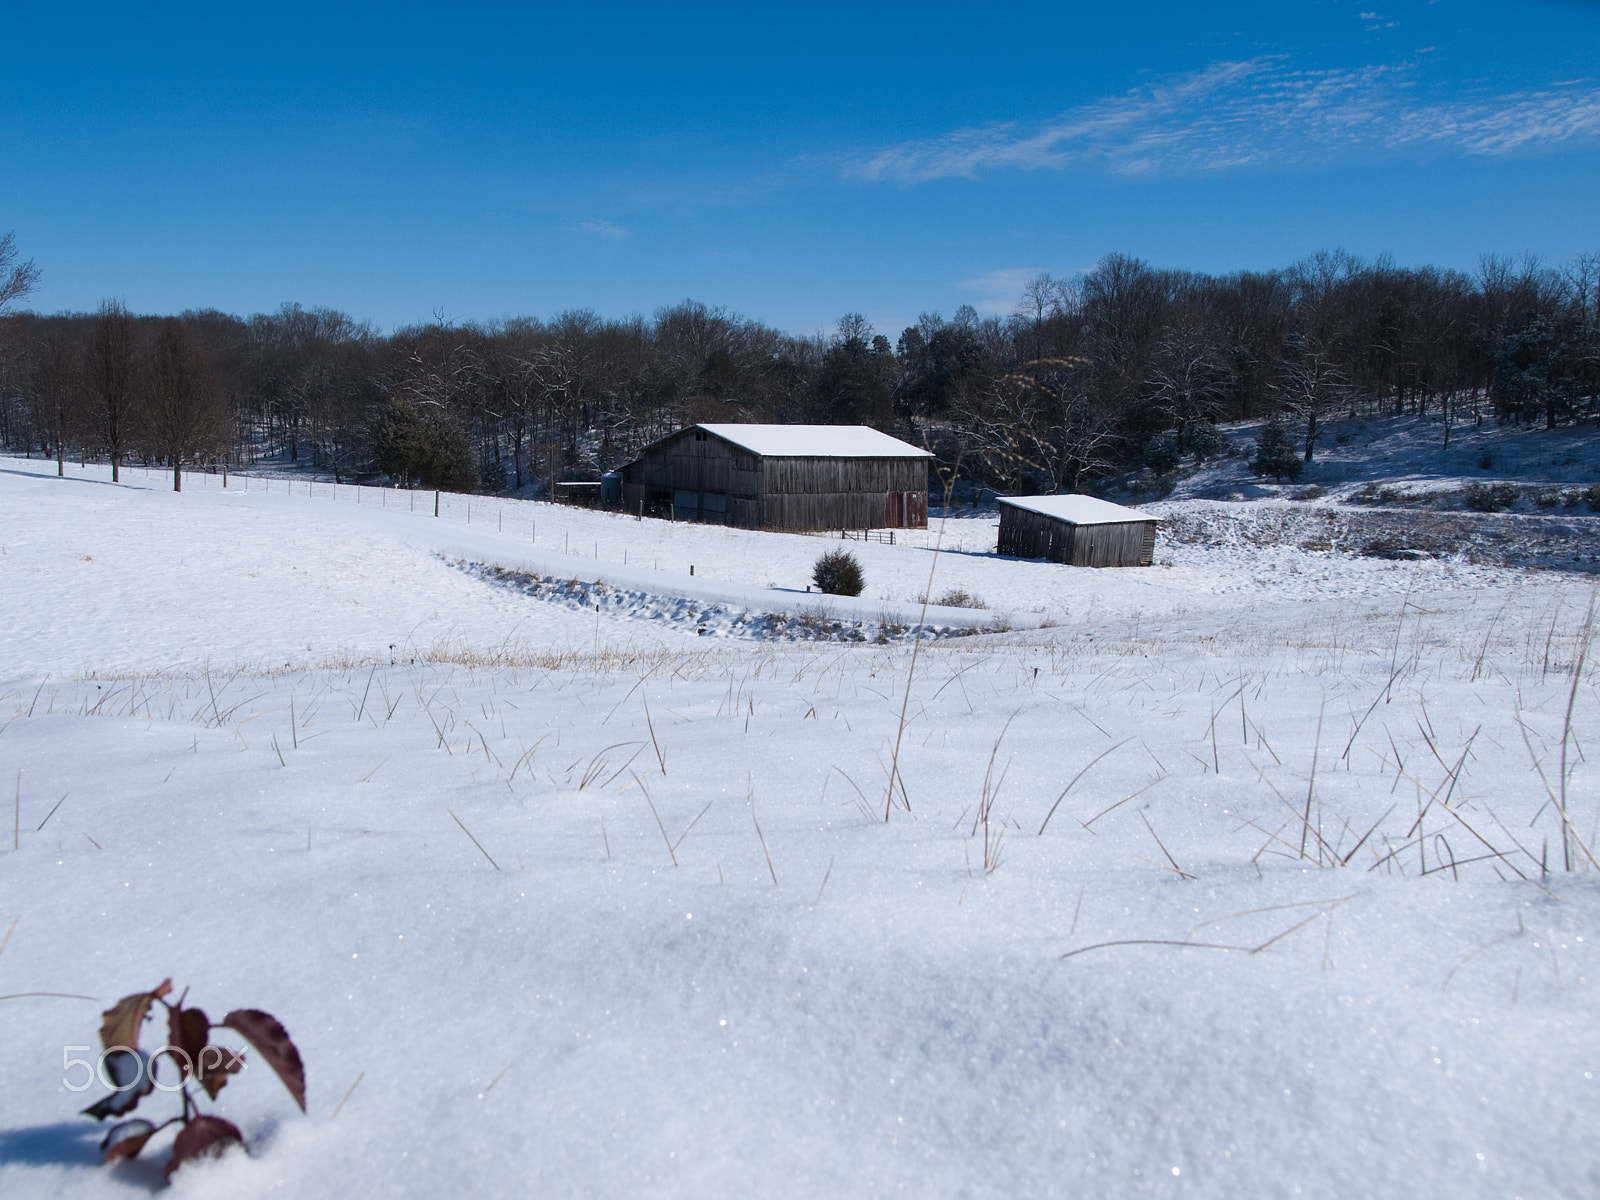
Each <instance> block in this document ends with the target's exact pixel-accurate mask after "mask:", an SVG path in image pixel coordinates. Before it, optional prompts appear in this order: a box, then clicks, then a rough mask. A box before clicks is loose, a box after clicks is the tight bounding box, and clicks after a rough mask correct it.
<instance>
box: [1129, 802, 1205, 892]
mask: <svg viewBox="0 0 1600 1200" xmlns="http://www.w3.org/2000/svg"><path fill="white" fill-rule="evenodd" d="M1139 819H1140V820H1141V821H1143V822H1144V827H1145V828H1146V829H1148V830H1149V831H1150V836H1151V837H1153V838H1155V840H1156V845H1158V846H1160V847H1161V853H1162V854H1164V855H1165V856H1166V859H1167V862H1168V864H1170V865H1171V867H1172V869H1173V870H1174V871H1176V872H1177V873H1178V876H1179V878H1181V879H1193V878H1195V876H1193V875H1191V874H1189V872H1187V871H1185V870H1184V869H1183V868H1182V867H1180V866H1179V865H1178V860H1177V859H1175V858H1173V857H1172V851H1170V850H1168V849H1167V846H1166V843H1165V842H1163V841H1162V840H1161V835H1160V834H1158V833H1157V832H1156V827H1155V826H1154V825H1152V824H1150V818H1149V817H1147V816H1145V815H1144V813H1142V812H1141V813H1140V814H1139Z"/></svg>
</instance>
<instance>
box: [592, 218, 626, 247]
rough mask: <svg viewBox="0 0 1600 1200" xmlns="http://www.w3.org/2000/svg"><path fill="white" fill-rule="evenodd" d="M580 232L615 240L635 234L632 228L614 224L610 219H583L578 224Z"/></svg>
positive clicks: (618, 240)
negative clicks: (628, 228)
mask: <svg viewBox="0 0 1600 1200" xmlns="http://www.w3.org/2000/svg"><path fill="white" fill-rule="evenodd" d="M578 232H579V233H587V234H591V235H593V236H594V237H603V238H609V239H610V240H611V241H614V242H620V241H621V240H622V239H623V238H625V237H631V236H633V235H632V231H631V230H627V229H624V228H623V227H622V226H621V225H614V224H612V223H611V222H610V221H583V222H581V223H580V224H579V225H578Z"/></svg>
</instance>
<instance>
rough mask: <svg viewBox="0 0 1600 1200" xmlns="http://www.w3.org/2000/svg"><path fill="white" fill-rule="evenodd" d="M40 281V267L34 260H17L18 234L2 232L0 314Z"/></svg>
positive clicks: (0, 237) (0, 248)
mask: <svg viewBox="0 0 1600 1200" xmlns="http://www.w3.org/2000/svg"><path fill="white" fill-rule="evenodd" d="M38 282H39V268H38V267H36V266H34V265H33V260H32V259H31V258H30V259H29V260H28V261H27V262H18V261H17V237H16V234H14V233H9V232H8V233H4V234H0V315H3V314H4V313H5V311H6V309H7V308H9V307H11V305H13V304H15V303H16V302H17V301H18V300H21V299H22V298H23V297H24V296H26V295H27V294H28V293H29V292H31V291H33V289H34V286H35V285H36V284H37V283H38Z"/></svg>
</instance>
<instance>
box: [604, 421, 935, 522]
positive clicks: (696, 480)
mask: <svg viewBox="0 0 1600 1200" xmlns="http://www.w3.org/2000/svg"><path fill="white" fill-rule="evenodd" d="M742 428H747V429H749V430H751V431H754V432H750V433H744V432H741V429H742ZM741 443H746V444H741ZM784 449H800V450H803V451H805V452H804V453H781V452H780V453H773V452H772V451H773V450H779V451H782V450H784ZM830 449H833V450H835V451H836V452H835V453H828V451H829V450H830ZM874 451H881V453H874ZM930 457H931V456H929V455H927V454H925V453H924V452H922V451H920V450H918V449H917V448H916V447H913V446H909V445H907V444H906V443H904V442H897V441H896V440H895V439H893V438H890V437H888V436H887V435H884V434H880V433H877V432H876V431H874V430H867V429H856V428H854V427H848V426H841V427H838V429H837V430H834V429H833V428H832V427H826V426H748V427H741V426H738V425H716V426H700V425H696V426H691V427H690V428H688V429H681V430H679V431H678V432H677V433H674V434H671V435H669V436H667V437H665V438H662V439H661V440H660V441H658V442H655V443H653V444H651V445H649V446H646V447H645V448H644V450H643V451H641V452H640V455H639V457H638V458H637V459H635V460H634V461H633V462H631V463H629V464H628V465H627V466H625V467H623V468H622V469H621V473H622V496H623V505H624V506H625V508H626V509H627V511H629V512H638V513H641V514H643V515H645V516H657V517H670V518H672V519H674V520H678V521H700V522H704V523H707V524H715V525H737V526H739V527H741V528H745V529H786V530H822V529H883V528H898V529H905V528H915V529H925V528H926V527H927V524H928V462H929V459H930Z"/></svg>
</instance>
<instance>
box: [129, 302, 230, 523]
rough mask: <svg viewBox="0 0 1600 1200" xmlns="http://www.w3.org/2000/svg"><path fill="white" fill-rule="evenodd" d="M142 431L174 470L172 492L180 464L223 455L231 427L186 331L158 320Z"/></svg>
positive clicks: (179, 480) (172, 321) (179, 484)
mask: <svg viewBox="0 0 1600 1200" xmlns="http://www.w3.org/2000/svg"><path fill="white" fill-rule="evenodd" d="M147 388H148V391H147V397H146V402H145V409H144V418H145V420H144V430H145V435H146V436H147V437H148V438H149V440H150V442H151V444H152V445H153V446H154V447H155V448H156V450H158V451H159V452H160V454H161V455H162V457H164V458H165V459H166V460H167V463H168V465H170V466H171V467H172V490H173V491H175V492H181V491H182V490H183V465H184V463H186V462H188V463H192V462H196V461H199V460H201V459H203V458H205V457H207V456H208V455H213V454H218V453H220V452H222V451H223V450H224V449H225V448H226V447H227V445H228V441H229V438H230V435H231V432H232V431H231V429H230V424H229V419H228V406H227V401H226V400H225V399H224V397H223V394H222V388H221V387H220V386H219V385H218V383H217V378H216V376H215V375H214V374H213V373H212V370H211V365H210V364H209V363H208V362H207V361H206V358H205V355H204V354H202V353H201V351H200V347H199V346H198V345H197V344H196V343H195V340H194V336H193V335H192V334H191V333H190V332H189V327H188V326H187V325H185V324H184V322H183V321H181V320H179V319H178V318H176V317H168V318H166V320H164V321H162V322H161V328H160V329H159V330H158V331H157V333H156V342H155V348H154V350H153V352H152V353H151V357H150V370H149V374H148V384H147Z"/></svg>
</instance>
